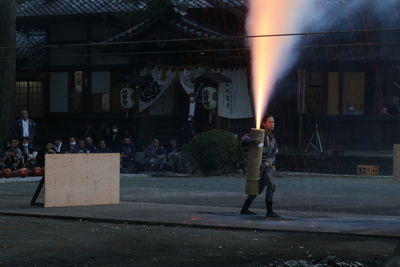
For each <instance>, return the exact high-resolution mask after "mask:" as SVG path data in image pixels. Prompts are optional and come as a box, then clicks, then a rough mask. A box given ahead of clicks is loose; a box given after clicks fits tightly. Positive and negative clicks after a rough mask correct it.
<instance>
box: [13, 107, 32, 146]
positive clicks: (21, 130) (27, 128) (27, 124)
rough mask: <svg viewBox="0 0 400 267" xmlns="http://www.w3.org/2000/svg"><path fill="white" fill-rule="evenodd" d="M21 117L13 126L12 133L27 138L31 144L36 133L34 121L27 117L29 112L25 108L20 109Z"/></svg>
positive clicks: (19, 137) (20, 137)
mask: <svg viewBox="0 0 400 267" xmlns="http://www.w3.org/2000/svg"><path fill="white" fill-rule="evenodd" d="M20 114H21V119H18V120H17V121H16V122H15V123H14V125H13V127H12V134H13V136H14V137H16V138H18V139H22V138H23V137H27V138H29V145H31V146H32V145H33V139H34V137H35V134H36V123H35V122H34V121H33V120H31V119H30V118H29V113H28V111H26V110H21V112H20Z"/></svg>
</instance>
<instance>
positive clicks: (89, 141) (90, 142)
mask: <svg viewBox="0 0 400 267" xmlns="http://www.w3.org/2000/svg"><path fill="white" fill-rule="evenodd" d="M85 144H86V148H87V150H89V152H90V153H95V152H96V149H97V147H96V146H95V145H94V144H93V138H92V137H90V136H88V137H86V138H85Z"/></svg>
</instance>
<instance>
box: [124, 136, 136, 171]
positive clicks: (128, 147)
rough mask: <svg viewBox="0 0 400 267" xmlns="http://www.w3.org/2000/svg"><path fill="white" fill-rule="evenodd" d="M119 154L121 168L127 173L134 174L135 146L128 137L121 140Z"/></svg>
mask: <svg viewBox="0 0 400 267" xmlns="http://www.w3.org/2000/svg"><path fill="white" fill-rule="evenodd" d="M120 153H121V165H122V168H124V169H127V170H128V172H134V171H135V153H136V149H135V146H134V145H133V144H132V139H131V138H130V137H124V138H123V139H122V146H121V148H120Z"/></svg>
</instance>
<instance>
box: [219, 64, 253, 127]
mask: <svg viewBox="0 0 400 267" xmlns="http://www.w3.org/2000/svg"><path fill="white" fill-rule="evenodd" d="M221 74H222V75H224V76H226V77H227V78H229V79H230V80H231V81H232V82H230V83H220V85H219V89H218V116H220V117H223V118H227V119H247V118H252V117H253V112H252V110H251V101H250V96H249V86H248V82H247V70H246V69H239V70H222V71H221Z"/></svg>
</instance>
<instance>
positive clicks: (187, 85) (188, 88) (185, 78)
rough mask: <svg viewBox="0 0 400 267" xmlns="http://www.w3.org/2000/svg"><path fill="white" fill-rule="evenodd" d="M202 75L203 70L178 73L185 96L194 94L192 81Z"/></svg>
mask: <svg viewBox="0 0 400 267" xmlns="http://www.w3.org/2000/svg"><path fill="white" fill-rule="evenodd" d="M203 73H204V68H197V69H188V70H187V69H185V70H182V71H180V72H179V78H180V83H181V85H182V87H183V89H184V90H185V92H186V93H187V94H192V93H194V79H196V78H197V77H199V76H200V75H202V74H203Z"/></svg>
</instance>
